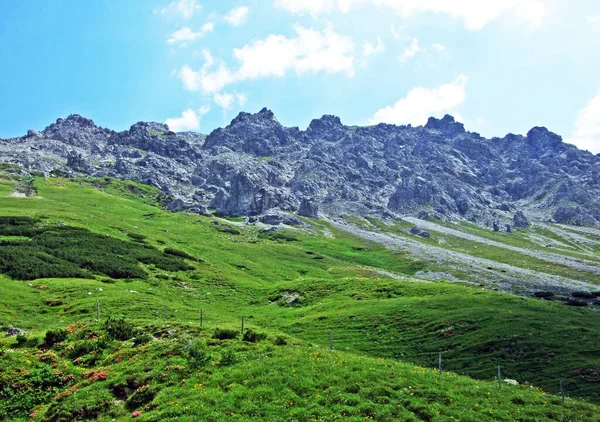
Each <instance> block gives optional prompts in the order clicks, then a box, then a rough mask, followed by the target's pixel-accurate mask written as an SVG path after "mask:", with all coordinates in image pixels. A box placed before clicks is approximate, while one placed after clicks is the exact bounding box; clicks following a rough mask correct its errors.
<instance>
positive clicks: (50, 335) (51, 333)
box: [44, 328, 69, 347]
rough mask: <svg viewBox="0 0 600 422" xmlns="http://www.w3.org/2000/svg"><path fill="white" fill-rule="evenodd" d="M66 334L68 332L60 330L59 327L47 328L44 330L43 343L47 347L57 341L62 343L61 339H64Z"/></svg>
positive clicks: (67, 334)
mask: <svg viewBox="0 0 600 422" xmlns="http://www.w3.org/2000/svg"><path fill="white" fill-rule="evenodd" d="M68 336H69V333H67V332H66V331H65V330H62V329H60V328H59V329H58V330H48V331H46V337H45V338H44V344H45V345H46V346H47V347H52V346H54V345H55V344H57V343H62V342H63V341H65V340H66V339H67V337H68Z"/></svg>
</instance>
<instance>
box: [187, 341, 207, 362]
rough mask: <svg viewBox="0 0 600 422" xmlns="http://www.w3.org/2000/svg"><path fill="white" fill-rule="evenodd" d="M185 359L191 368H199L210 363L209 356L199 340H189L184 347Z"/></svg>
mask: <svg viewBox="0 0 600 422" xmlns="http://www.w3.org/2000/svg"><path fill="white" fill-rule="evenodd" d="M185 351H186V354H187V359H188V362H189V364H190V366H191V367H192V368H199V367H202V366H206V365H208V363H210V359H211V356H210V354H209V353H208V352H207V351H206V350H205V349H204V345H203V344H202V343H200V342H199V341H193V342H190V343H189V344H188V345H187V346H186V348H185Z"/></svg>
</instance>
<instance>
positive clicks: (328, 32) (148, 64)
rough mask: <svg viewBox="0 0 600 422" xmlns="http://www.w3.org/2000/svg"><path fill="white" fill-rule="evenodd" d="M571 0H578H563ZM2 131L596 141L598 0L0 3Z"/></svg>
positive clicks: (599, 138) (590, 144) (593, 146)
mask: <svg viewBox="0 0 600 422" xmlns="http://www.w3.org/2000/svg"><path fill="white" fill-rule="evenodd" d="M574 5H576V6H574ZM0 11H1V13H0V57H1V58H2V60H1V61H0V137H9V136H18V135H22V134H24V133H25V132H26V131H27V129H30V128H33V129H42V128H44V127H45V126H47V125H48V124H49V123H51V122H53V121H54V120H55V119H56V118H57V117H65V116H67V115H68V114H71V113H78V114H82V115H84V116H86V117H90V118H92V119H93V120H94V121H95V122H96V124H98V125H101V126H104V127H109V128H112V129H115V130H123V129H127V128H128V127H129V126H130V125H131V124H133V123H135V122H137V121H159V122H167V123H168V124H169V125H170V126H171V127H172V128H173V129H175V130H195V131H200V132H203V133H208V132H210V131H211V130H213V129H214V128H216V127H219V126H224V125H226V124H228V123H229V121H230V120H231V119H232V118H233V117H235V116H236V115H237V113H239V112H240V111H242V110H243V111H251V112H255V111H258V110H259V109H261V108H262V107H268V108H270V109H272V110H273V111H274V112H275V114H276V116H277V118H278V119H279V121H280V122H281V123H282V124H284V125H287V126H299V127H300V128H302V129H304V128H306V126H307V125H308V123H309V122H310V120H311V119H312V118H315V117H320V116H321V115H322V114H335V115H338V116H340V118H341V119H342V122H344V123H345V124H348V125H350V124H358V125H367V124H374V123H378V122H388V123H396V124H406V123H412V124H413V125H418V124H424V123H425V122H426V120H427V117H428V116H430V115H433V116H437V117H441V116H443V115H444V114H446V113H450V114H453V115H454V116H455V117H457V119H458V120H460V121H462V122H464V123H465V125H466V127H467V129H468V130H472V131H476V132H480V133H481V134H482V135H484V136H488V137H491V136H503V135H505V134H506V133H509V132H510V133H526V132H527V131H528V130H529V129H530V128H531V127H533V126H536V125H542V126H547V127H548V128H549V129H550V130H552V131H555V132H557V133H559V134H560V135H562V136H563V137H564V138H565V140H567V141H569V142H572V143H575V144H576V145H578V146H580V147H582V148H585V149H589V150H591V151H593V152H596V153H598V152H600V54H598V52H599V51H600V2H598V1H596V0H571V1H569V0H503V1H500V0H493V1H492V0H490V1H485V0H260V1H259V0H240V1H237V0H236V1H209V0H173V1H169V0H152V1H148V0H143V1H142V0H127V1H123V0H104V1H81V0H62V1H59V0H46V1H38V0H19V1H14V0H0Z"/></svg>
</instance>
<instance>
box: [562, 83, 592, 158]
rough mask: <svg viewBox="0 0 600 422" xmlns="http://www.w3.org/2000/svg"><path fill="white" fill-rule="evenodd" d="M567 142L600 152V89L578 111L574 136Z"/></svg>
mask: <svg viewBox="0 0 600 422" xmlns="http://www.w3.org/2000/svg"><path fill="white" fill-rule="evenodd" d="M566 142H568V143H570V144H573V145H576V146H577V147H578V148H581V149H587V150H588V151H590V152H593V153H594V154H597V153H600V91H598V94H597V95H596V96H595V97H594V98H592V99H591V100H590V102H588V103H587V104H586V106H585V107H584V108H582V109H581V110H579V112H578V113H577V120H576V122H575V130H574V131H573V137H572V138H571V139H567V140H566Z"/></svg>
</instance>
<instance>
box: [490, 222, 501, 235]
mask: <svg viewBox="0 0 600 422" xmlns="http://www.w3.org/2000/svg"><path fill="white" fill-rule="evenodd" d="M492 228H493V229H494V231H495V232H498V231H500V225H498V222H497V221H494V222H493V223H492Z"/></svg>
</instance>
